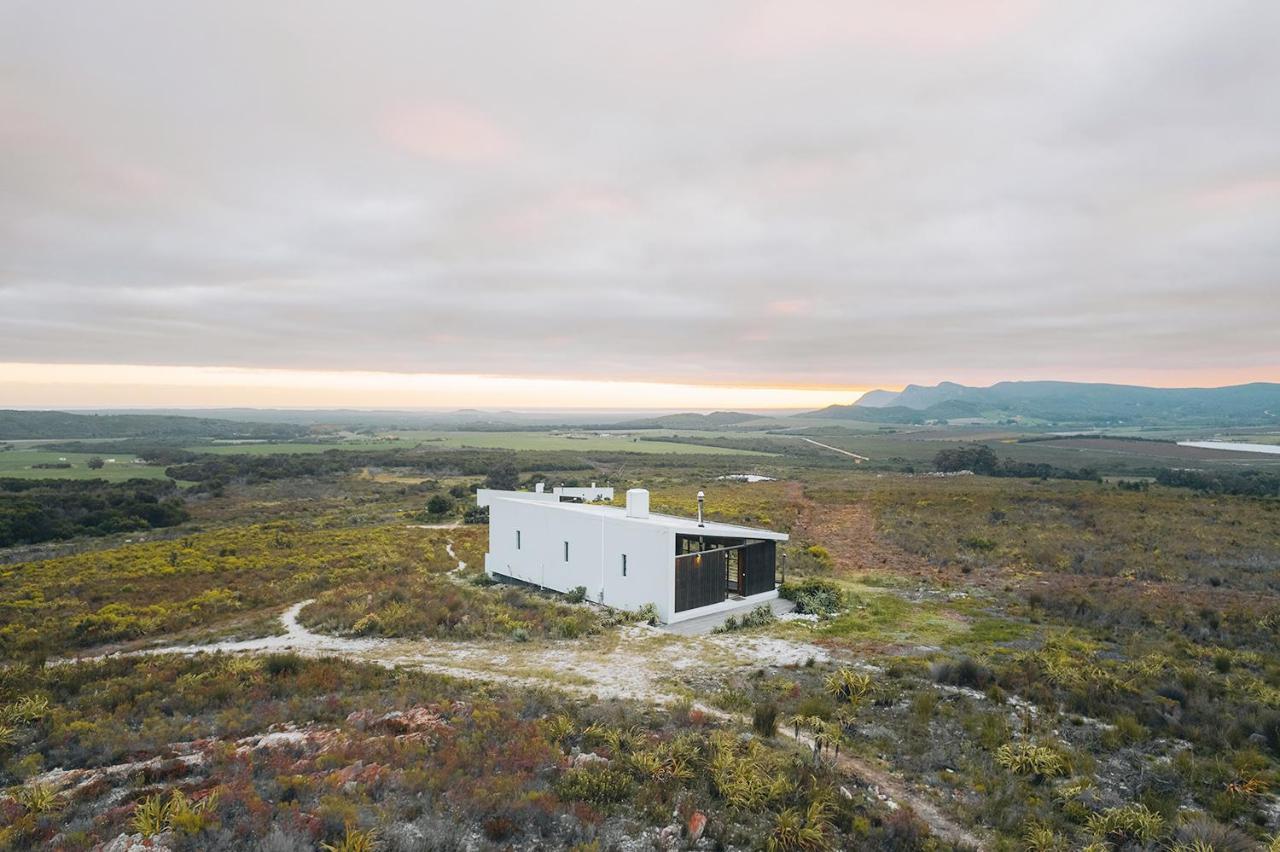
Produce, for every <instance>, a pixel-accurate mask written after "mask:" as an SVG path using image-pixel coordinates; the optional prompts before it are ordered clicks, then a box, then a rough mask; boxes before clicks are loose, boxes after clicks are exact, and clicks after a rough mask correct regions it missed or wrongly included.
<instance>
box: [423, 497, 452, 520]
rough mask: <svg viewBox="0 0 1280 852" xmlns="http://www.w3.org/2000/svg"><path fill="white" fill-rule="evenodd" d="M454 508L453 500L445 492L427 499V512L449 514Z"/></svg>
mask: <svg viewBox="0 0 1280 852" xmlns="http://www.w3.org/2000/svg"><path fill="white" fill-rule="evenodd" d="M452 508H453V501H452V500H450V499H449V498H448V497H446V496H444V495H443V494H437V495H435V496H434V497H432V498H431V499H430V500H428V501H427V512H428V513H429V514H432V515H444V514H447V513H448V512H449V511H450V510H451V509H452Z"/></svg>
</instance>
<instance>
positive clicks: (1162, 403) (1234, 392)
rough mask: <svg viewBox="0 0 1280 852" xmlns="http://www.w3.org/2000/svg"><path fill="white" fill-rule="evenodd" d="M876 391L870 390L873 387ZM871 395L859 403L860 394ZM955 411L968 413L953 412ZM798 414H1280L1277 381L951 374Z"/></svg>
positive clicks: (1056, 418)
mask: <svg viewBox="0 0 1280 852" xmlns="http://www.w3.org/2000/svg"><path fill="white" fill-rule="evenodd" d="M873 394H874V395H873ZM868 396H870V397H871V398H870V400H869V401H868V402H867V403H863V399H867V397H868ZM957 410H959V411H963V412H967V413H955V412H957ZM804 416H808V417H827V418H837V419H850V420H856V419H864V420H873V421H878V422H880V421H883V422H906V423H910V422H919V421H920V419H921V418H923V419H924V420H945V419H949V418H956V417H981V418H984V419H993V420H1002V419H1027V420H1041V421H1046V422H1059V423H1061V422H1067V423H1187V422H1198V423H1206V424H1208V423H1219V422H1220V423H1223V424H1233V425H1244V424H1246V423H1249V424H1271V423H1278V422H1280V384H1278V383H1273V382H1250V383H1247V384H1242V385H1228V386H1224V387H1216V388H1154V387H1146V386H1143V385H1121V384H1109V383H1102V382H1061V381H1029V382H1018V381H1007V382H996V383H995V384H993V385H989V386H987V387H971V386H967V385H961V384H957V383H955V382H939V383H938V384H936V385H916V384H910V385H907V386H906V387H905V388H903V389H902V390H901V391H898V392H897V393H894V392H892V391H882V390H877V391H871V392H869V393H868V394H867V395H864V396H863V397H862V398H861V399H859V400H858V401H856V402H854V403H852V404H850V405H832V406H828V407H827V408H823V409H820V410H818V411H814V412H809V413H807V414H806V415H804Z"/></svg>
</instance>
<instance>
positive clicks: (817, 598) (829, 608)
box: [778, 579, 845, 618]
mask: <svg viewBox="0 0 1280 852" xmlns="http://www.w3.org/2000/svg"><path fill="white" fill-rule="evenodd" d="M778 595H779V596H781V597H783V598H786V599H787V600H789V601H793V602H794V603H795V605H796V612H799V613H804V614H806V615H817V616H819V617H821V618H830V617H831V616H833V615H836V614H837V613H839V612H840V611H842V610H843V609H844V608H845V595H844V590H843V589H841V588H840V587H839V586H838V585H836V584H835V583H833V582H831V581H829V580H815V579H807V580H801V581H800V582H799V583H783V584H782V585H781V586H779V587H778Z"/></svg>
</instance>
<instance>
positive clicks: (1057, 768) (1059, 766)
mask: <svg viewBox="0 0 1280 852" xmlns="http://www.w3.org/2000/svg"><path fill="white" fill-rule="evenodd" d="M996 763H998V764H1000V765H1001V766H1003V767H1004V768H1005V769H1007V770H1009V771H1010V772H1013V773H1014V774H1016V775H1030V776H1032V777H1033V778H1034V779H1035V780H1036V781H1043V780H1044V779H1045V778H1053V777H1056V776H1058V775H1066V774H1067V769H1068V766H1067V760H1066V758H1065V757H1063V756H1062V754H1061V753H1060V752H1058V751H1057V750H1056V749H1053V748H1049V747H1048V746H1041V745H1036V744H1035V743H1027V742H1023V743H1005V744H1004V745H1002V746H1000V748H999V749H998V750H997V751H996Z"/></svg>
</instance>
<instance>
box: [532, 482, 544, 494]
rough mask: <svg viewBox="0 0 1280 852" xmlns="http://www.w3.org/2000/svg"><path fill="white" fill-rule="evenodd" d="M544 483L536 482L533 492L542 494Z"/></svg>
mask: <svg viewBox="0 0 1280 852" xmlns="http://www.w3.org/2000/svg"><path fill="white" fill-rule="evenodd" d="M542 485H543V483H541V482H538V483H535V484H534V486H533V493H534V494H541V493H542Z"/></svg>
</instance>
